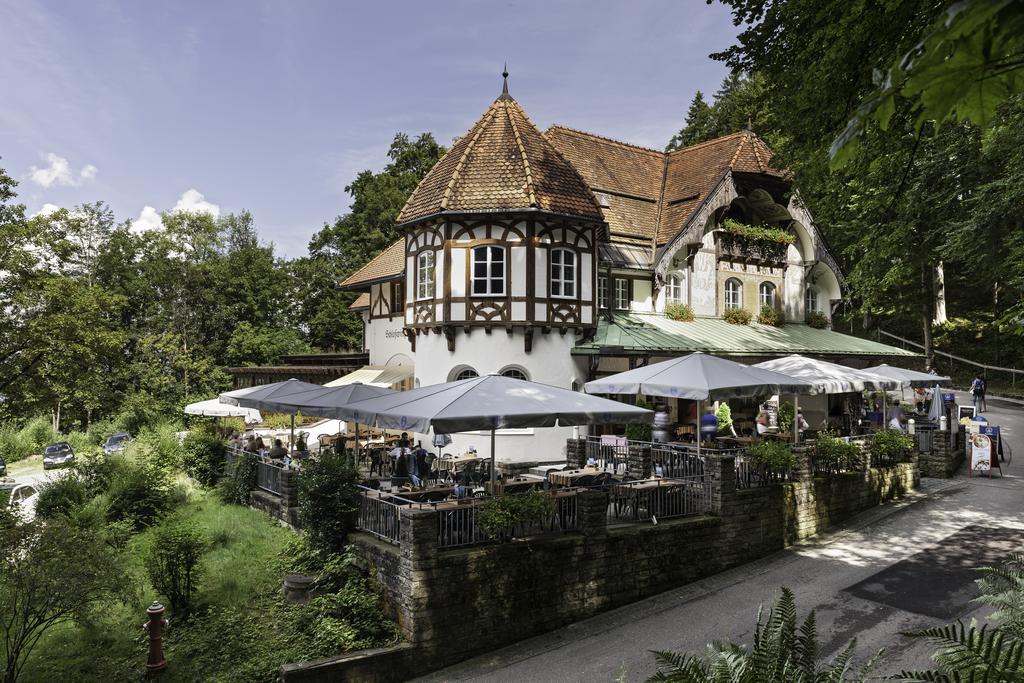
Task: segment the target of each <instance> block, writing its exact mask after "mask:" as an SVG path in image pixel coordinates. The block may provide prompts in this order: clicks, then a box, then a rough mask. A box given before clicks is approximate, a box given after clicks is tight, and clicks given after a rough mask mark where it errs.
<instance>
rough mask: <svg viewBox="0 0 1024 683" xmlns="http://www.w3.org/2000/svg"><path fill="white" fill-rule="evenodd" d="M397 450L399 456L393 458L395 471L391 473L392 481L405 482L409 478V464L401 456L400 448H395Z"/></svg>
mask: <svg viewBox="0 0 1024 683" xmlns="http://www.w3.org/2000/svg"><path fill="white" fill-rule="evenodd" d="M395 450H396V451H399V456H398V457H397V458H396V459H395V472H394V474H392V475H391V481H392V483H405V481H406V480H408V479H409V465H408V463H407V462H406V461H405V458H403V457H402V456H401V450H402V449H400V448H396V449H395Z"/></svg>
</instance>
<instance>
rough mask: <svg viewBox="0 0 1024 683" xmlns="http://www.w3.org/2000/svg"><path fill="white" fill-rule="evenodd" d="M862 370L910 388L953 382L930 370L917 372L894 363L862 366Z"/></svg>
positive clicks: (944, 384) (945, 384)
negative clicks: (868, 366)
mask: <svg viewBox="0 0 1024 683" xmlns="http://www.w3.org/2000/svg"><path fill="white" fill-rule="evenodd" d="M864 372H870V373H872V374H875V375H881V376H882V377H886V378H888V379H894V380H896V381H898V382H899V383H900V385H901V386H903V387H910V388H912V389H914V388H918V387H932V386H938V385H942V386H950V385H952V384H953V380H952V379H950V378H949V377H945V376H943V375H933V374H931V373H930V372H918V371H917V370H908V369H907V368H898V367H896V366H895V365H887V364H885V363H883V364H881V365H876V366H874V367H870V368H864Z"/></svg>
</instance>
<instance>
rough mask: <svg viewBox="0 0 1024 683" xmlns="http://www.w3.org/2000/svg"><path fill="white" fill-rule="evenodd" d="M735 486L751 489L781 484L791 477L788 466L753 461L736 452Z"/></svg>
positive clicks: (791, 473)
mask: <svg viewBox="0 0 1024 683" xmlns="http://www.w3.org/2000/svg"><path fill="white" fill-rule="evenodd" d="M735 462H736V488H738V489H751V488H756V487H758V486H769V485H771V484H781V483H783V482H786V481H789V480H790V479H792V478H793V472H792V470H790V469H789V468H783V467H771V466H770V465H765V464H763V463H758V462H754V461H753V460H752V459H750V458H748V457H747V456H746V455H744V454H742V453H738V454H736V461H735Z"/></svg>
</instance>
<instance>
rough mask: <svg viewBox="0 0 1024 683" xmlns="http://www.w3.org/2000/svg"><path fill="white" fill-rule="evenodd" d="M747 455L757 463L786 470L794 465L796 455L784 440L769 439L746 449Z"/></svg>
mask: <svg viewBox="0 0 1024 683" xmlns="http://www.w3.org/2000/svg"><path fill="white" fill-rule="evenodd" d="M747 455H748V456H750V459H751V460H753V461H754V462H756V463H757V464H759V465H767V466H768V467H773V468H779V469H787V470H788V469H790V468H792V467H793V466H794V465H796V455H794V453H793V450H792V449H791V448H790V447H789V444H788V443H786V442H784V441H776V440H774V439H771V440H768V441H762V442H761V443H758V444H754V445H753V446H751V447H750V448H748V449H747Z"/></svg>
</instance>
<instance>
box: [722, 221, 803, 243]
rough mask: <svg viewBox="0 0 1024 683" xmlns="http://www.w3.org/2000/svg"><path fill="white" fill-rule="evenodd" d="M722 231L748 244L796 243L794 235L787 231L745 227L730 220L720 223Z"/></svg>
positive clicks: (762, 227)
mask: <svg viewBox="0 0 1024 683" xmlns="http://www.w3.org/2000/svg"><path fill="white" fill-rule="evenodd" d="M722 229H724V230H725V232H727V233H728V234H730V235H735V236H737V237H741V238H743V239H744V240H746V241H748V242H761V243H769V244H793V243H794V242H796V235H794V234H793V233H791V232H789V231H788V230H783V229H781V228H772V227H769V226H765V225H747V224H746V223H741V222H739V221H737V220H734V219H732V218H726V219H725V220H724V221H722Z"/></svg>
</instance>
